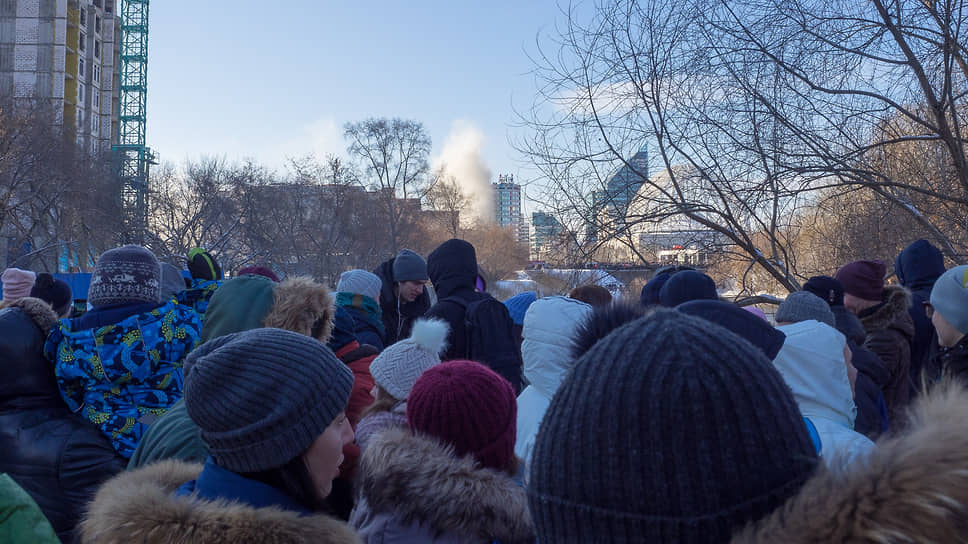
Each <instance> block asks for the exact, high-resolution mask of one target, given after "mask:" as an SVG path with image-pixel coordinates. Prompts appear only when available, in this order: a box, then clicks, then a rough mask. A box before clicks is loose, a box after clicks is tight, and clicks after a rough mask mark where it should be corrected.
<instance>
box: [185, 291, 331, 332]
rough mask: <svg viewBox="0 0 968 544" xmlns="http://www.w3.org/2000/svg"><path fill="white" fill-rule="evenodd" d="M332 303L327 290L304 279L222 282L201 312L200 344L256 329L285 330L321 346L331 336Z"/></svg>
mask: <svg viewBox="0 0 968 544" xmlns="http://www.w3.org/2000/svg"><path fill="white" fill-rule="evenodd" d="M335 315H336V301H335V299H334V298H333V295H332V293H330V291H329V288H328V287H326V286H325V285H323V284H321V283H317V282H315V281H313V279H312V278H308V277H289V278H286V279H285V280H284V281H283V282H282V283H276V282H274V281H272V280H270V279H269V278H266V277H263V276H255V275H251V274H246V275H243V276H239V277H237V278H232V279H231V280H228V281H226V282H224V283H223V284H222V285H221V287H219V288H218V290H216V292H215V295H213V296H212V300H211V301H210V302H209V304H208V307H207V309H206V311H205V326H204V329H203V330H202V341H203V342H206V341H208V340H212V339H214V338H218V337H220V336H225V335H226V334H231V333H234V332H242V331H247V330H250V329H257V328H260V327H271V328H277V329H286V330H288V331H292V332H297V333H299V334H304V335H306V336H312V337H313V338H316V339H317V340H319V341H321V342H324V343H325V342H326V341H328V340H329V337H330V334H332V332H333V319H334V317H335Z"/></svg>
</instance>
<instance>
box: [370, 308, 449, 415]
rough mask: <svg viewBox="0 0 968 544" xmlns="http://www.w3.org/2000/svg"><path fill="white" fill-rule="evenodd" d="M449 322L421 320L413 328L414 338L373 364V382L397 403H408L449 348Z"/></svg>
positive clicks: (384, 351) (388, 351) (381, 355)
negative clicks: (416, 386) (419, 381)
mask: <svg viewBox="0 0 968 544" xmlns="http://www.w3.org/2000/svg"><path fill="white" fill-rule="evenodd" d="M449 330H450V327H448V325H447V322H446V321H442V320H439V319H421V320H418V321H417V322H416V323H414V325H413V331H412V332H411V333H410V338H407V339H406V340H401V341H400V342H397V343H396V344H393V345H392V346H390V347H388V348H386V349H385V350H383V352H382V353H380V354H379V355H377V357H376V359H373V362H372V363H370V374H371V375H373V381H375V382H376V384H377V385H379V386H380V387H382V388H383V389H384V390H385V391H386V392H387V393H389V394H390V395H392V396H393V398H395V399H397V400H406V398H407V397H408V396H410V390H411V389H412V388H413V384H414V383H415V382H416V381H417V378H419V377H420V375H421V374H423V373H424V371H425V370H427V369H428V368H430V367H432V366H434V365H438V364H440V354H441V353H442V352H443V351H444V349H445V347H446V340H447V333H448V332H449Z"/></svg>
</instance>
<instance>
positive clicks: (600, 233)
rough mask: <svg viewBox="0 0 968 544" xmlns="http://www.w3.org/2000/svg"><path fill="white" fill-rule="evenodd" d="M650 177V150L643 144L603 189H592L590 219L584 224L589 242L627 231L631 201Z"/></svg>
mask: <svg viewBox="0 0 968 544" xmlns="http://www.w3.org/2000/svg"><path fill="white" fill-rule="evenodd" d="M647 179H649V150H648V148H647V147H645V146H642V148H641V149H639V150H638V152H636V153H635V155H633V156H632V158H631V159H629V160H628V161H625V162H623V164H622V166H620V167H619V168H618V170H616V171H615V173H614V174H612V175H611V177H609V178H608V180H607V181H606V182H605V186H604V189H600V190H597V191H592V195H591V202H590V205H591V210H590V213H589V216H588V217H589V220H588V222H587V224H586V226H585V238H586V241H587V242H605V241H607V240H608V239H609V238H612V237H614V236H615V235H617V234H618V233H621V232H624V229H625V217H626V215H627V213H628V208H629V204H631V203H632V200H633V199H634V197H635V194H636V193H637V192H638V191H639V188H641V187H642V185H643V184H644V183H645V181H646V180H647Z"/></svg>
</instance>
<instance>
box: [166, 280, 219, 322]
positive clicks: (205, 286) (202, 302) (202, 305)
mask: <svg viewBox="0 0 968 544" xmlns="http://www.w3.org/2000/svg"><path fill="white" fill-rule="evenodd" d="M221 285H222V281H221V280H196V279H193V280H192V286H191V287H190V288H188V289H186V290H184V291H181V292H179V293H175V298H176V299H177V300H178V303H179V304H184V305H185V306H191V307H192V308H194V309H195V312H197V313H198V315H199V316H200V317H201V318H202V319H205V311H206V310H208V302H209V301H210V300H212V295H214V294H215V290H216V289H218V288H219V286H221Z"/></svg>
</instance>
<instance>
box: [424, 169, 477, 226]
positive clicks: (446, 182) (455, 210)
mask: <svg viewBox="0 0 968 544" xmlns="http://www.w3.org/2000/svg"><path fill="white" fill-rule="evenodd" d="M434 178H435V180H436V181H434V183H433V186H432V187H431V189H430V190H429V191H427V196H426V201H427V205H428V206H430V209H431V210H432V211H434V212H437V213H438V214H439V221H438V223H439V224H440V226H441V227H443V228H444V229H445V230H446V231H447V233H448V234H449V235H450V237H451V238H460V233H461V215H462V214H466V212H467V211H468V210H469V209H470V204H471V201H470V198H468V197H467V194H465V193H464V190H463V189H461V186H460V183H458V181H457V178H456V177H454V176H453V175H451V174H449V173H447V170H446V167H441V168H440V169H439V170H438V171H437V172H435V173H434ZM465 221H466V218H465Z"/></svg>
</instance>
